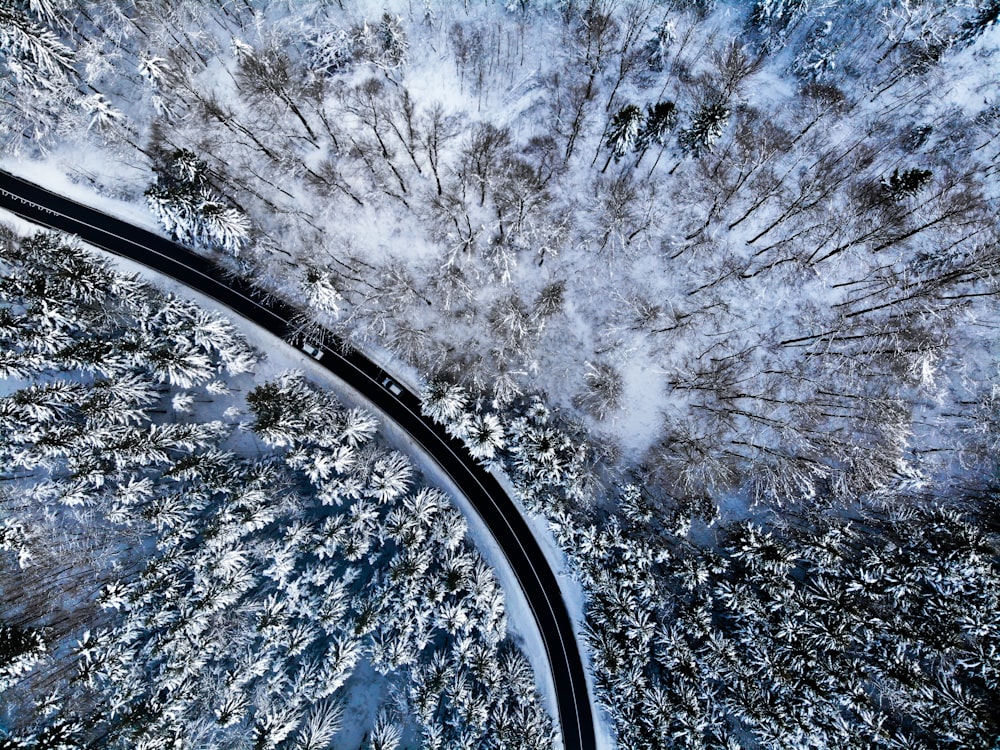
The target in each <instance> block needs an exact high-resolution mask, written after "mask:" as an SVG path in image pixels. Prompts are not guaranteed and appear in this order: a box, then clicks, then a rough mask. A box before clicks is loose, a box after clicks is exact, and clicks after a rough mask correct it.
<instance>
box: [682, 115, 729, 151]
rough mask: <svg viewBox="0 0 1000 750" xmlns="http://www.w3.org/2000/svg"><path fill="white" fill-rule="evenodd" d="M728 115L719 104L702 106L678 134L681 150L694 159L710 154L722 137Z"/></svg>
mask: <svg viewBox="0 0 1000 750" xmlns="http://www.w3.org/2000/svg"><path fill="white" fill-rule="evenodd" d="M729 115H730V109H729V107H727V106H726V105H725V104H723V103H721V102H717V103H714V104H705V105H703V106H702V107H701V108H700V109H699V110H698V112H697V114H695V116H694V119H692V121H691V124H690V125H689V126H688V127H686V128H684V129H683V130H681V131H680V133H679V134H678V136H677V141H678V143H680V146H681V149H682V150H683V151H684V152H685V153H688V154H690V155H691V156H694V157H698V156H701V155H702V154H703V153H705V152H710V151H711V150H712V147H713V145H714V144H715V142H716V141H717V140H718V139H719V138H720V137H721V136H722V131H723V130H724V129H725V127H726V123H727V122H728V121H729Z"/></svg>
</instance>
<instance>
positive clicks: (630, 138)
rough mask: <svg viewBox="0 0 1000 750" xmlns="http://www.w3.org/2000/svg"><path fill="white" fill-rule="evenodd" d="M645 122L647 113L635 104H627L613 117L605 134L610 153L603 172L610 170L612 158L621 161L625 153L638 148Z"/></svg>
mask: <svg viewBox="0 0 1000 750" xmlns="http://www.w3.org/2000/svg"><path fill="white" fill-rule="evenodd" d="M645 122H646V116H645V114H644V113H643V111H642V109H640V108H639V107H637V106H636V105H635V104H626V105H625V106H624V107H622V108H621V109H620V110H618V111H617V112H616V113H615V114H614V115H613V116H612V117H611V121H610V122H609V123H608V130H607V133H606V134H605V136H604V142H605V145H606V146H607V147H608V150H609V151H610V153H609V154H608V160H607V161H606V162H605V163H604V168H603V169H602V170H601V172H602V173H604V172H606V171H607V170H608V166H609V165H610V164H611V160H612V159H614V160H615V161H616V162H618V161H621V158H622V157H623V156H625V154H628V153H631V152H632V151H634V150H636V148H637V142H638V138H639V133H640V132H641V131H642V130H643V128H644V127H645Z"/></svg>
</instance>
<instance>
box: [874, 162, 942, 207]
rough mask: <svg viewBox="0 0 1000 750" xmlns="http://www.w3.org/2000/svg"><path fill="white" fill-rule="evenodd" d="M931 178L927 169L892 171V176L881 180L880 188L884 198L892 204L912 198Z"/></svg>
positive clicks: (931, 175) (930, 173)
mask: <svg viewBox="0 0 1000 750" xmlns="http://www.w3.org/2000/svg"><path fill="white" fill-rule="evenodd" d="M931 177H933V174H932V172H931V171H930V170H929V169H904V170H903V171H902V172H900V171H899V168H898V167H897V168H896V169H894V170H892V174H890V175H889V176H888V177H884V178H882V182H881V186H882V190H883V191H884V193H885V195H886V197H887V198H888V199H889V200H890V201H893V202H899V201H902V200H905V199H906V198H912V197H913V196H915V195H916V194H917V193H919V192H920V190H921V189H922V188H923V187H924V186H926V185H927V183H929V182H930V181H931Z"/></svg>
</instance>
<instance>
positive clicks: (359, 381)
mask: <svg viewBox="0 0 1000 750" xmlns="http://www.w3.org/2000/svg"><path fill="white" fill-rule="evenodd" d="M0 207H3V208H6V209H8V210H10V211H12V212H13V213H16V214H18V215H20V216H22V217H24V218H26V219H28V220H29V221H32V222H35V223H38V224H43V225H45V226H48V227H52V228H54V229H58V230H60V231H63V232H69V233H71V234H75V235H78V236H79V237H80V238H81V239H83V240H85V241H86V242H89V243H91V244H92V245H96V246H97V247H100V248H103V249H105V250H108V251H109V252H112V253H115V254H116V255H121V256H124V257H126V258H130V259H132V260H135V261H138V262H140V263H142V264H144V265H146V266H148V267H150V268H153V269H155V270H156V271H159V272H160V273H163V274H165V275H167V276H170V277H172V278H174V279H176V280H177V281H180V282H181V283H183V284H186V285H187V286H190V287H192V288H194V289H197V290H198V291H199V292H202V293H203V294H206V295H208V296H209V297H212V298H214V299H216V300H218V301H219V302H221V303H222V304H224V305H226V306H227V307H229V308H230V309H232V310H233V311H235V312H237V313H239V314H240V315H242V316H244V317H246V318H248V319H249V320H252V321H253V322H255V323H256V324H258V325H260V326H262V327H264V328H266V329H267V330H269V331H271V332H272V333H274V334H276V335H277V336H279V337H285V336H287V335H289V330H290V326H289V321H290V320H291V319H292V317H293V315H294V314H295V312H296V311H295V309H294V308H292V307H291V306H290V305H288V304H286V303H284V302H282V301H280V300H276V299H274V298H273V297H270V296H268V295H267V294H265V293H263V292H261V290H259V289H255V288H254V287H253V286H252V285H251V284H250V283H249V282H248V281H246V280H245V279H242V278H236V279H234V278H232V276H231V275H229V274H224V273H223V272H222V270H221V269H220V268H219V267H217V266H216V265H214V264H213V263H212V262H211V261H209V260H207V259H205V258H203V257H201V256H199V255H195V254H194V253H192V252H191V251H189V250H187V249H186V248H184V247H182V246H181V245H178V244H177V243H175V242H171V241H169V240H166V239H164V238H162V237H160V236H158V235H155V234H153V233H152V232H148V231H146V230H144V229H140V228H138V227H135V226H132V225H130V224H128V223H126V222H124V221H121V220H119V219H115V218H113V217H110V216H107V215H105V214H102V213H100V212H98V211H95V210H93V209H91V208H87V207H86V206H83V205H81V204H79V203H75V202H73V201H70V200H68V199H66V198H63V197H61V196H59V195H56V194H54V193H51V192H49V191H47V190H45V189H43V188H41V187H39V186H37V185H34V184H32V183H30V182H26V181H25V180H22V179H20V178H18V177H15V176H14V175H11V174H9V173H7V172H4V171H2V170H0ZM340 343H341V342H340V341H339V340H338V339H336V338H335V337H334V336H333V335H332V334H330V335H329V336H328V337H327V344H326V345H325V346H324V347H323V350H324V355H325V356H323V359H322V361H321V362H320V364H322V365H324V366H325V367H326V368H327V369H328V370H330V371H331V372H332V373H334V374H335V375H336V376H337V377H339V378H341V379H343V380H344V381H345V382H346V383H348V384H349V385H350V386H352V387H353V388H355V389H356V390H357V391H359V392H360V393H361V394H362V395H363V396H364V397H365V398H367V399H369V400H371V401H373V402H375V403H377V404H378V405H379V407H380V408H381V409H382V410H383V411H384V412H385V413H386V414H388V415H389V416H390V417H391V418H392V419H393V420H394V421H395V422H396V423H397V424H398V425H399V426H400V427H402V428H403V429H404V430H405V431H406V432H408V433H409V435H410V436H411V437H412V438H413V439H414V440H415V441H416V442H417V443H418V444H420V445H421V446H422V447H423V449H424V450H425V451H427V453H428V454H430V456H431V457H433V458H434V460H436V461H437V463H438V464H439V465H440V466H441V468H442V469H443V470H444V471H445V472H446V473H447V474H448V475H449V476H450V477H451V479H452V480H453V481H454V482H455V484H456V486H458V487H459V488H460V489H461V491H462V492H463V493H464V494H465V495H466V497H468V499H469V501H470V502H471V503H472V505H473V507H475V509H476V510H477V512H478V513H479V515H480V516H481V517H482V519H483V521H484V522H485V523H486V525H487V527H488V528H489V530H490V532H491V533H492V534H493V537H494V538H495V539H496V541H497V543H498V544H499V545H500V548H501V549H502V550H503V551H504V554H505V555H506V557H507V560H508V561H509V563H510V565H511V568H513V570H514V574H515V575H516V576H517V579H518V583H519V584H520V586H521V588H522V590H523V591H524V595H525V597H526V599H527V600H528V604H529V606H530V607H531V611H532V613H533V614H534V616H535V621H536V622H537V624H538V629H539V631H540V632H541V635H542V640H543V642H544V644H545V650H546V652H547V656H548V660H549V665H550V667H551V669H552V677H553V682H554V684H555V688H556V700H557V703H558V708H559V723H560V725H561V729H562V737H563V745H564V747H565V748H566V750H596V747H597V742H596V736H595V730H594V717H593V714H592V710H591V705H590V699H589V696H588V694H587V683H586V678H585V676H584V670H583V663H582V661H581V658H580V652H579V649H578V647H577V642H576V639H575V637H574V634H573V626H572V623H571V621H570V618H569V613H568V612H567V610H566V605H565V604H564V602H563V600H562V595H561V593H560V591H559V584H558V583H557V582H556V577H555V575H554V574H553V572H552V570H551V569H550V568H549V566H548V563H547V562H546V560H545V556H544V554H542V550H541V548H540V547H539V546H538V543H537V542H536V541H535V538H534V537H533V536H532V534H531V531H530V529H529V528H528V525H527V523H526V522H525V521H524V519H523V518H522V516H521V514H520V513H519V512H518V510H517V508H516V507H515V505H514V503H513V502H512V501H511V499H510V498H509V497H508V496H507V494H506V493H505V492H504V491H503V489H502V488H501V487H500V484H499V483H498V482H497V480H496V479H494V478H493V476H492V475H491V474H490V473H489V472H487V471H486V470H484V469H483V468H482V467H481V466H480V465H479V464H478V463H477V462H476V461H475V460H474V459H473V458H472V457H471V456H470V455H469V454H468V452H466V450H465V448H464V447H463V446H462V443H461V441H459V440H456V439H454V438H452V437H450V436H449V435H448V434H447V433H446V432H445V431H444V430H443V429H441V428H440V427H438V426H437V425H435V424H433V423H432V422H431V421H430V420H428V419H425V418H424V417H422V416H421V414H420V401H419V399H418V398H417V397H416V396H415V395H414V394H412V393H410V392H409V391H407V390H405V389H402V388H400V387H399V386H397V385H396V384H395V381H393V380H387V378H388V377H389V376H388V375H387V374H386V373H385V372H384V371H383V370H382V369H381V368H379V366H378V365H376V364H375V363H374V362H372V361H370V360H369V359H367V358H366V357H364V356H363V355H362V354H360V353H358V352H356V351H350V352H348V353H344V351H343V347H341V346H340ZM387 383H388V384H392V385H393V386H394V390H393V391H389V390H388V388H387V386H386V384H387ZM396 390H398V393H397V392H396Z"/></svg>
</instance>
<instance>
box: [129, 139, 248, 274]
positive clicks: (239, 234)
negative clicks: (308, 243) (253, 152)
mask: <svg viewBox="0 0 1000 750" xmlns="http://www.w3.org/2000/svg"><path fill="white" fill-rule="evenodd" d="M146 202H147V205H148V206H149V208H150V210H151V211H152V212H153V213H154V214H155V215H156V217H157V218H158V219H159V220H160V222H161V223H162V224H163V226H164V228H165V229H166V230H167V232H168V233H169V234H171V235H172V236H173V237H175V238H176V239H177V240H178V241H180V242H184V243H187V244H190V245H204V246H206V247H209V248H213V249H219V250H224V251H226V252H229V253H232V254H233V255H238V254H239V253H240V251H241V250H242V249H243V248H244V247H245V246H246V244H247V243H248V242H249V240H250V221H249V219H248V218H247V217H246V215H245V214H244V213H243V212H242V211H240V210H239V209H237V208H235V207H233V206H231V205H229V204H228V203H227V201H225V200H224V199H223V198H222V197H220V196H219V195H217V194H216V193H215V192H214V191H213V190H212V188H211V187H210V186H209V182H208V165H207V164H206V163H205V162H204V161H203V160H201V159H199V158H198V157H197V156H195V154H194V153H193V152H191V151H188V150H184V149H181V150H178V151H175V152H174V153H173V154H171V155H170V156H169V157H168V159H167V161H166V164H165V165H164V166H162V167H160V168H159V169H158V170H157V179H156V182H155V183H154V184H153V185H151V186H150V187H149V188H148V189H147V190H146Z"/></svg>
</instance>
